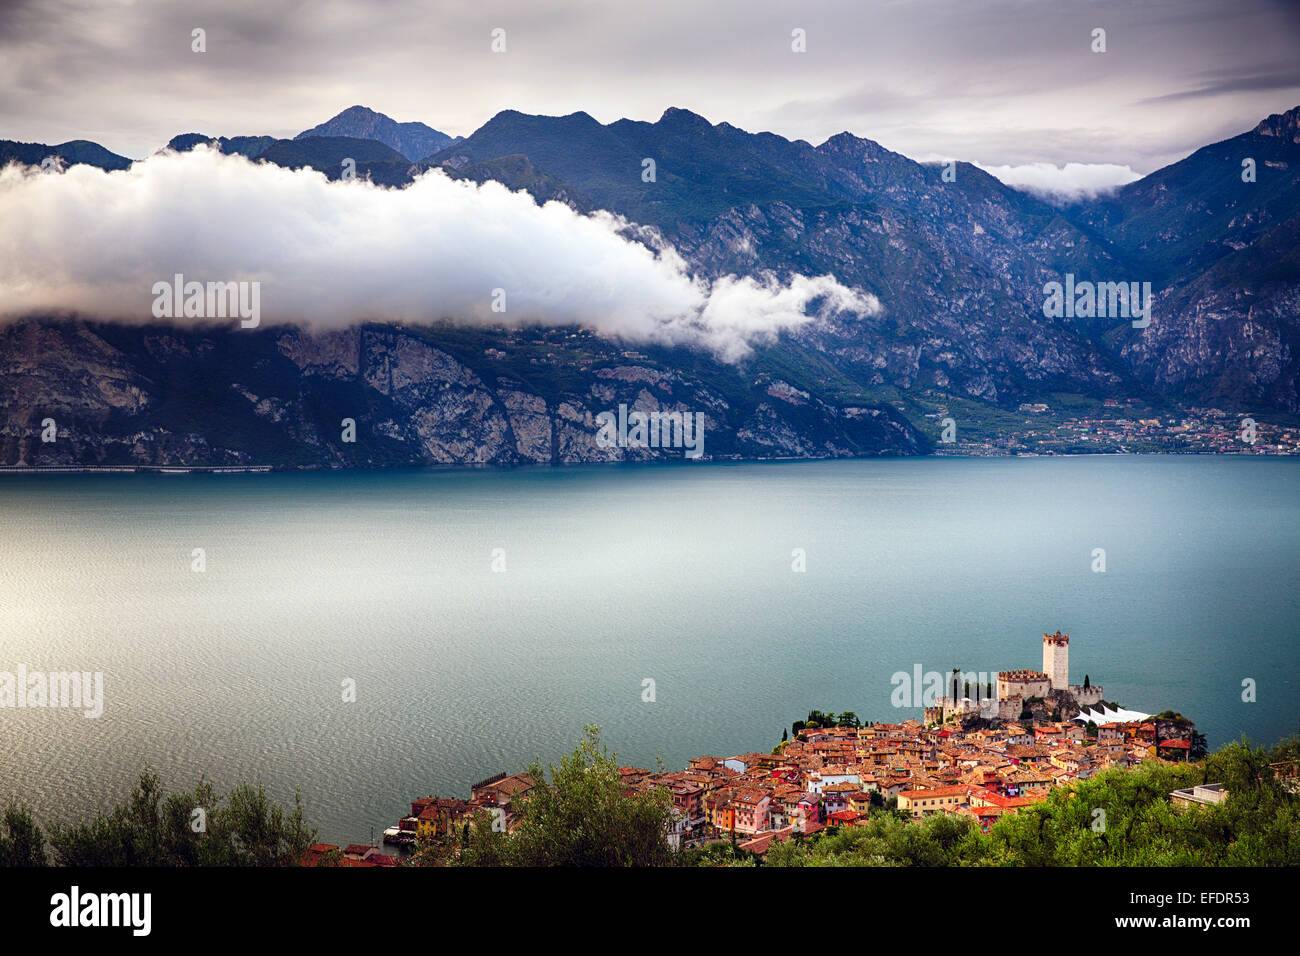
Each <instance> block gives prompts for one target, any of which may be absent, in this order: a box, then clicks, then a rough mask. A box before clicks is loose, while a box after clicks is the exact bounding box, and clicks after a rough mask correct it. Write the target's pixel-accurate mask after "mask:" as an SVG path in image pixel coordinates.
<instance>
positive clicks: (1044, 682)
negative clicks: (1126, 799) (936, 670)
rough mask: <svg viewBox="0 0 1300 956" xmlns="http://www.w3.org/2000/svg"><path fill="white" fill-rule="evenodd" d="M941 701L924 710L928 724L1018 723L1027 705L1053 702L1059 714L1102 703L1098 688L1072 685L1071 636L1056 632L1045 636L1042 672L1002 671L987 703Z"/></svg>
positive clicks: (984, 701)
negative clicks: (967, 720) (968, 720)
mask: <svg viewBox="0 0 1300 956" xmlns="http://www.w3.org/2000/svg"><path fill="white" fill-rule="evenodd" d="M978 696H979V695H978V693H977V694H976V698H977V699H976V700H973V701H972V700H971V699H970V698H968V697H962V698H957V697H956V693H955V687H954V696H952V697H940V698H939V699H938V700H936V701H935V705H934V706H933V707H926V708H924V711H925V721H926V723H943V722H944V721H947V720H950V719H952V718H953V717H966V716H977V717H981V718H983V719H985V720H1004V721H1014V720H1019V719H1020V715H1021V713H1022V712H1023V711H1024V708H1025V703H1026V701H1028V700H1030V699H1031V698H1037V699H1039V700H1042V701H1051V702H1052V703H1053V704H1054V705H1055V709H1056V710H1058V711H1059V710H1060V709H1061V708H1062V707H1063V706H1064V707H1070V706H1073V707H1074V709H1075V710H1076V711H1077V710H1079V709H1082V708H1084V707H1089V706H1092V705H1093V704H1097V703H1100V702H1101V699H1102V688H1101V686H1100V685H1099V684H1090V685H1089V686H1088V687H1083V686H1082V685H1080V684H1071V683H1070V635H1069V634H1062V633H1061V632H1060V631H1057V632H1056V633H1055V634H1044V635H1043V669H1042V670H1041V671H1034V670H1013V671H999V672H998V680H997V695H996V697H992V698H986V699H984V700H979V699H978Z"/></svg>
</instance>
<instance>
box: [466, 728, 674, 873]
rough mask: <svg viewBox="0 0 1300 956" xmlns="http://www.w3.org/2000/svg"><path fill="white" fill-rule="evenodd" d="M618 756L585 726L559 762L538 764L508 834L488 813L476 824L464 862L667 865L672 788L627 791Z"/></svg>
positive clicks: (531, 769)
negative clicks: (495, 828)
mask: <svg viewBox="0 0 1300 956" xmlns="http://www.w3.org/2000/svg"><path fill="white" fill-rule="evenodd" d="M615 757H616V755H615V754H613V753H611V752H609V751H608V750H606V749H605V748H604V747H603V746H602V745H601V742H600V728H598V727H587V728H586V729H585V734H584V736H583V738H582V740H581V741H580V742H579V743H578V746H577V748H576V749H575V750H574V751H573V752H572V753H570V754H567V755H565V756H564V757H562V758H561V759H560V763H559V765H558V766H557V765H555V764H550V765H548V766H547V767H543V766H542V765H541V762H540V761H537V760H535V761H533V763H532V764H531V765H530V766H529V767H528V770H527V773H528V776H529V777H530V778H531V779H532V781H533V789H532V790H531V791H529V792H528V794H527V795H526V796H524V797H522V798H520V799H519V807H518V814H517V817H518V822H517V824H516V825H515V827H514V829H513V830H512V832H510V833H508V834H507V833H500V832H495V831H493V829H492V827H491V824H490V821H489V819H488V818H487V815H486V814H480V815H479V818H478V819H476V820H475V822H474V825H473V826H472V827H470V832H469V837H468V840H467V841H466V845H465V846H463V847H462V852H461V854H460V857H459V860H458V862H460V863H462V864H464V865H471V866H473V865H480V866H495V865H505V866H663V865H666V864H668V863H670V862H672V858H673V856H672V850H671V849H670V847H669V846H668V829H669V827H670V826H671V825H672V823H673V817H674V810H673V806H672V798H671V796H670V795H669V793H668V791H667V790H665V789H663V788H659V787H656V788H654V789H652V790H650V791H648V792H645V793H633V794H629V793H627V792H626V790H625V789H624V786H623V782H622V780H621V778H620V776H619V772H618V762H617V760H616V759H615Z"/></svg>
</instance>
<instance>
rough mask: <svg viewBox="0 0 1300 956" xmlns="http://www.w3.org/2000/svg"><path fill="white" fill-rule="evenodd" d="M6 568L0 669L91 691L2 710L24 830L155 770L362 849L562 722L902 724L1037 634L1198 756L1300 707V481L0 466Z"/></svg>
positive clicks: (1133, 466)
mask: <svg viewBox="0 0 1300 956" xmlns="http://www.w3.org/2000/svg"><path fill="white" fill-rule="evenodd" d="M194 548H203V549H204V550H205V552H206V561H207V570H206V571H205V572H204V573H195V572H194V571H192V570H191V561H192V559H191V551H192V549H194ZM498 548H500V549H503V551H504V561H505V568H506V570H505V571H504V572H496V571H494V570H493V553H494V549H498ZM796 548H802V549H804V551H805V552H806V563H807V570H806V572H804V573H794V572H793V571H792V570H791V564H792V551H793V550H794V549H796ZM1095 548H1104V549H1105V551H1106V567H1107V570H1106V572H1105V573H1104V574H1099V573H1094V572H1093V571H1092V565H1093V549H1095ZM0 555H2V558H0V628H3V632H2V638H0V670H2V671H10V672H13V671H16V670H17V667H18V665H19V664H20V663H22V664H26V665H27V666H28V668H29V669H45V670H63V669H68V670H73V669H75V670H78V671H102V672H103V674H104V696H105V705H104V713H103V716H102V717H100V718H98V719H87V718H85V717H83V716H81V714H80V713H79V712H73V711H67V710H51V709H46V710H14V709H4V710H0V801H3V800H4V799H6V798H8V797H10V796H16V797H18V798H20V799H21V800H23V801H24V802H26V803H28V804H29V805H30V806H32V807H33V809H35V810H36V811H37V813H38V815H39V816H41V817H42V818H43V819H45V820H55V819H68V818H69V817H70V816H72V815H74V814H77V813H83V812H85V811H87V810H90V809H92V808H95V807H97V806H99V805H101V804H108V803H110V802H115V801H117V800H120V799H122V798H123V797H124V796H125V794H126V793H127V792H128V790H129V788H130V787H131V785H132V783H133V781H134V779H135V778H136V776H138V774H139V771H140V769H141V768H142V767H143V766H144V765H145V764H146V763H147V764H149V765H150V766H152V767H153V768H155V769H156V770H158V771H159V772H160V773H161V774H162V775H163V778H164V781H165V783H167V784H168V785H170V786H172V787H175V788H180V787H186V788H188V787H190V786H192V785H193V783H194V782H195V781H196V780H197V778H198V776H199V774H201V773H204V774H207V775H208V777H209V778H210V779H212V780H213V781H214V782H215V783H216V784H217V785H218V786H219V787H222V788H224V787H228V786H230V785H231V784H233V783H235V782H238V781H240V780H250V781H252V780H262V781H264V782H265V783H266V784H267V786H268V788H269V790H270V791H271V792H272V793H273V794H274V795H275V796H276V797H277V798H279V799H287V798H291V797H292V793H293V790H294V788H295V787H300V788H301V790H302V795H303V798H304V801H305V803H306V806H307V811H308V816H309V818H310V820H311V822H312V823H313V824H315V825H316V826H317V827H318V829H319V830H320V836H321V838H322V839H323V840H326V841H328V842H333V843H346V842H352V841H364V840H366V839H368V838H369V836H370V827H372V826H373V827H374V828H375V832H376V834H378V832H379V831H380V830H382V829H383V828H384V827H385V826H388V825H391V824H393V823H395V822H396V821H397V818H398V817H399V816H401V815H403V814H404V813H405V812H406V811H407V809H408V806H407V805H408V803H409V801H410V799H411V798H413V797H416V796H422V795H425V794H429V793H437V794H440V795H443V796H458V797H467V796H468V790H469V786H470V784H471V783H473V782H474V781H477V780H479V779H482V778H484V777H488V776H490V775H492V774H494V773H497V772H498V771H502V770H505V771H509V772H514V771H516V770H519V769H522V768H523V766H524V765H525V764H526V763H527V762H528V761H529V760H530V759H532V758H533V757H535V756H539V755H540V756H541V757H542V758H543V759H547V760H553V759H556V758H558V757H559V756H560V754H562V753H563V752H565V751H567V750H568V749H571V748H572V746H573V744H574V743H575V742H576V740H577V738H578V736H579V735H580V733H581V729H582V726H583V725H584V724H589V723H595V724H599V725H600V726H601V727H602V730H603V733H604V736H605V739H606V741H607V743H608V744H609V746H610V747H611V748H613V749H615V750H617V751H618V753H619V757H620V760H621V761H622V762H625V763H631V764H635V765H638V766H645V767H654V766H655V761H656V758H657V756H661V757H662V759H663V762H664V764H665V766H666V767H669V768H680V767H682V766H684V764H685V762H686V761H687V760H688V759H689V758H690V757H692V756H695V755H699V754H706V753H707V754H714V755H719V756H728V755H731V754H734V753H744V752H749V751H752V750H768V749H770V748H771V747H772V746H773V745H774V744H775V743H776V742H777V741H778V740H779V739H780V736H781V730H782V728H788V726H789V725H790V722H791V721H792V720H795V719H797V718H800V717H802V716H803V715H805V714H806V713H807V711H808V710H809V708H811V707H817V708H819V709H834V710H836V711H841V710H853V711H855V712H856V713H857V714H858V715H859V716H860V717H861V718H863V719H871V720H878V721H896V720H902V719H906V718H908V717H919V716H920V710H919V709H916V708H909V709H902V710H900V709H896V708H893V707H891V706H890V694H891V691H892V690H893V685H892V684H891V680H890V678H891V675H893V674H894V673H895V672H897V671H906V672H908V673H911V672H912V671H913V668H914V667H915V666H916V665H918V664H919V665H921V667H922V668H923V670H926V671H929V670H935V671H950V670H951V669H952V668H953V667H954V666H961V667H962V669H963V670H972V671H989V672H994V671H997V670H1000V669H1010V668H1016V667H1030V668H1035V669H1037V668H1039V667H1041V664H1042V650H1041V641H1042V634H1043V632H1044V631H1055V630H1057V629H1060V630H1062V631H1065V632H1068V633H1069V634H1070V635H1071V642H1070V673H1071V679H1072V681H1074V682H1076V683H1079V682H1082V680H1083V677H1084V675H1085V674H1087V675H1088V676H1089V677H1090V678H1091V681H1092V683H1094V684H1097V683H1100V684H1102V685H1104V688H1105V696H1106V698H1107V699H1108V700H1113V701H1116V700H1117V701H1118V702H1120V703H1121V704H1123V705H1124V706H1127V707H1131V708H1134V709H1138V710H1145V711H1148V712H1158V711H1161V710H1164V709H1166V708H1172V709H1174V710H1178V711H1181V712H1182V713H1184V714H1185V715H1187V716H1189V717H1191V718H1192V719H1194V720H1195V721H1196V722H1197V725H1198V727H1199V728H1200V729H1201V730H1202V731H1203V732H1204V733H1206V734H1207V735H1208V736H1209V740H1210V745H1211V746H1212V747H1214V746H1218V745H1220V744H1222V743H1224V742H1225V741H1226V740H1228V739H1231V738H1235V737H1237V736H1239V735H1241V734H1247V735H1248V736H1250V737H1251V738H1252V739H1254V740H1256V741H1260V742H1263V741H1270V742H1271V741H1274V740H1276V739H1277V738H1279V737H1281V736H1284V735H1287V734H1290V733H1293V732H1295V730H1296V727H1297V723H1298V721H1300V694H1297V691H1298V690H1300V686H1298V681H1297V676H1298V674H1297V672H1300V645H1298V644H1297V637H1298V634H1297V630H1298V628H1297V625H1298V624H1300V597H1298V589H1297V573H1298V572H1300V461H1296V460H1286V459H1262V458H1250V459H1247V458H1209V457H1084V458H1034V459H956V458H929V459H912V460H875V461H837V462H799V463H779V464H736V465H722V464H698V465H696V464H684V465H674V466H659V467H653V466H650V467H631V466H629V467H620V466H615V467H590V468H586V467H582V468H568V469H537V470H520V471H508V472H488V471H442V472H437V471H405V472H380V473H355V472H353V473H335V474H265V475H174V476H172V475H40V476H16V475H3V476H0ZM498 564H499V561H498ZM646 678H650V679H652V680H654V681H655V685H654V687H655V697H656V699H655V701H654V702H653V703H647V702H644V701H643V700H642V687H643V683H642V682H643V680H644V679H646ZM1245 678H1253V679H1254V680H1255V681H1256V682H1257V685H1258V690H1257V694H1258V700H1257V702H1255V703H1244V702H1243V701H1242V699H1241V698H1242V681H1243V679H1245ZM344 679H352V680H355V682H356V701H355V702H353V703H348V702H344V700H343V692H342V682H343V680H344Z"/></svg>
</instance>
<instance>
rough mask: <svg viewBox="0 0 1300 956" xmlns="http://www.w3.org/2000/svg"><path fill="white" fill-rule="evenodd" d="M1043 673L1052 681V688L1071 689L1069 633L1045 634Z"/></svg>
mask: <svg viewBox="0 0 1300 956" xmlns="http://www.w3.org/2000/svg"><path fill="white" fill-rule="evenodd" d="M1043 673H1044V674H1046V675H1047V678H1048V680H1050V681H1051V682H1052V690H1069V689H1070V635H1069V634H1062V633H1061V632H1060V631H1057V632H1056V633H1055V634H1044V635H1043Z"/></svg>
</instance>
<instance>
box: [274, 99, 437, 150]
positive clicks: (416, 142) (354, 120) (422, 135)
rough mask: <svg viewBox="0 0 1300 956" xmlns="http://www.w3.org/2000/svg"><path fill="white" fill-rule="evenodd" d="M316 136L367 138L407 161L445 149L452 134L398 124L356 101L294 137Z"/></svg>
mask: <svg viewBox="0 0 1300 956" xmlns="http://www.w3.org/2000/svg"><path fill="white" fill-rule="evenodd" d="M320 136H346V137H349V138H351V139H371V140H374V141H375V142H377V143H383V144H384V145H385V146H388V147H390V148H392V149H395V150H396V151H397V152H399V153H401V154H402V156H404V157H405V158H406V159H408V160H410V161H411V162H417V161H419V160H421V159H423V158H424V157H426V156H429V155H432V154H433V153H436V152H438V151H439V150H441V149H445V148H446V147H447V146H449V145H451V144H452V143H453V142H454V140H453V139H452V137H450V136H448V135H447V134H446V133H442V132H439V131H438V130H436V129H434V128H433V127H432V126H427V125H425V124H424V123H399V122H397V121H396V120H395V119H393V118H392V117H391V116H385V115H384V114H383V113H379V112H376V111H375V110H372V109H370V107H368V106H361V105H360V104H358V105H356V106H349V107H348V108H347V109H345V110H344V111H343V112H341V113H339V114H338V115H336V116H333V117H331V118H330V119H328V120H326V121H325V122H324V123H321V124H320V125H319V126H313V127H312V128H311V129H307V130H303V131H302V132H301V133H299V134H298V135H297V136H295V137H294V139H307V138H309V137H320Z"/></svg>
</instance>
